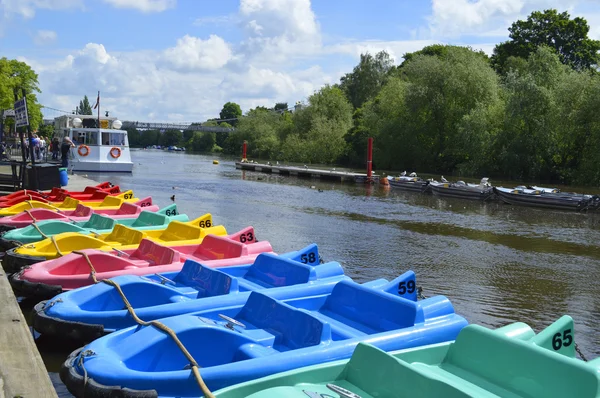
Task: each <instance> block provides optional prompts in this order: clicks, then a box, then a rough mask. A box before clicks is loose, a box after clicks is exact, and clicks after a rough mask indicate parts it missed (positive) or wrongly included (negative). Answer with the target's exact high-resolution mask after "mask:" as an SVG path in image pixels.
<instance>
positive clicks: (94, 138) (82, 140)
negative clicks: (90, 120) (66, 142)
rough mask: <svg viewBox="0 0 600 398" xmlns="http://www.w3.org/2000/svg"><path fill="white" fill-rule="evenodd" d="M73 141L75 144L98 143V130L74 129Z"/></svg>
mask: <svg viewBox="0 0 600 398" xmlns="http://www.w3.org/2000/svg"><path fill="white" fill-rule="evenodd" d="M73 143H74V144H75V145H98V132H97V131H76V130H74V131H73Z"/></svg>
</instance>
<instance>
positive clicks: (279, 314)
mask: <svg viewBox="0 0 600 398" xmlns="http://www.w3.org/2000/svg"><path fill="white" fill-rule="evenodd" d="M234 318H235V319H236V320H238V321H240V322H242V323H244V324H246V327H248V329H250V325H253V326H254V327H256V328H257V329H264V330H265V331H267V332H268V333H270V334H272V335H274V336H275V342H274V343H273V348H274V349H275V350H277V351H280V352H281V351H288V350H294V349H299V348H306V347H312V346H316V345H319V344H321V342H323V341H330V340H331V328H330V326H329V325H328V324H324V323H323V322H321V321H319V320H318V319H317V318H315V317H313V316H312V315H310V314H308V313H306V312H304V311H300V310H298V309H296V308H294V307H292V306H290V305H288V304H285V303H283V302H281V301H277V300H275V299H273V298H271V297H269V296H266V295H264V294H261V293H257V292H252V293H250V297H248V301H246V304H245V305H244V306H243V307H242V309H241V310H240V312H239V313H238V315H237V316H235V317H234Z"/></svg>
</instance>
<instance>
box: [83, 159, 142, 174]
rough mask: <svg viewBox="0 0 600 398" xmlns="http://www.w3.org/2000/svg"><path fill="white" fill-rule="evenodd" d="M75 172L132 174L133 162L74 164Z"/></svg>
mask: <svg viewBox="0 0 600 398" xmlns="http://www.w3.org/2000/svg"><path fill="white" fill-rule="evenodd" d="M73 171H87V172H92V173H94V172H95V173H131V172H132V171H133V163H132V162H90V161H87V162H73Z"/></svg>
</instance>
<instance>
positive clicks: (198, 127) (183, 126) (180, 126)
mask: <svg viewBox="0 0 600 398" xmlns="http://www.w3.org/2000/svg"><path fill="white" fill-rule="evenodd" d="M44 124H45V125H52V124H54V119H44ZM122 128H123V129H128V128H134V129H139V130H190V131H208V132H210V133H229V132H231V131H233V130H235V129H234V128H232V127H219V126H203V125H202V123H185V122H183V123H181V122H180V123H160V122H130V121H124V122H123V127H122Z"/></svg>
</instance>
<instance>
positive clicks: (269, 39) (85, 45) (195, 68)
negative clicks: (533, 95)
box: [0, 0, 600, 122]
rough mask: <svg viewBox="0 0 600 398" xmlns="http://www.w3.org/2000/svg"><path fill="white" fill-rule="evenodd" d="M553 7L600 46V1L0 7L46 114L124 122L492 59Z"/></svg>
mask: <svg viewBox="0 0 600 398" xmlns="http://www.w3.org/2000/svg"><path fill="white" fill-rule="evenodd" d="M548 8H557V9H558V10H559V11H568V12H569V13H570V14H571V16H582V17H584V18H586V19H587V20H588V22H589V24H590V26H591V31H590V36H591V37H592V38H594V39H600V0H312V1H311V0H0V57H7V58H9V59H18V60H20V61H23V62H26V63H27V64H29V65H30V66H31V67H32V68H33V69H34V70H35V71H36V72H37V73H38V75H39V83H40V88H41V90H42V93H41V94H39V100H40V102H41V103H42V104H43V105H44V106H46V107H50V108H55V109H59V110H65V111H72V110H74V109H75V107H76V105H77V104H78V103H79V100H80V99H82V98H83V96H84V95H87V96H88V97H89V98H90V101H91V102H92V105H93V103H94V102H95V100H96V96H97V92H98V91H100V92H101V94H100V95H101V103H100V107H101V110H102V112H103V113H104V112H105V111H109V112H110V114H111V116H117V117H119V118H120V119H122V120H130V121H136V120H137V121H164V122H168V121H173V122H193V121H204V120H207V119H209V118H214V117H218V115H219V111H220V110H221V108H222V106H223V104H224V103H226V102H228V101H233V102H236V103H238V104H240V106H241V107H242V110H243V111H244V112H247V111H248V110H249V109H251V108H254V107H256V106H267V107H272V106H274V104H275V103H276V102H287V103H288V104H289V105H290V106H293V104H295V103H296V102H297V101H302V102H304V101H306V100H307V98H308V97H309V96H310V95H311V94H312V93H314V92H315V91H316V90H318V89H319V88H320V87H322V86H323V85H324V84H333V83H337V82H339V78H340V77H341V76H342V75H343V74H344V73H347V72H351V71H352V68H353V67H354V66H355V65H356V64H357V63H358V60H359V57H360V54H361V53H364V52H371V53H376V52H378V51H381V50H386V51H387V52H388V53H389V54H390V55H391V56H392V57H393V58H394V60H395V62H396V63H400V62H402V56H403V54H405V53H407V52H412V51H416V50H419V49H421V48H423V47H424V46H426V45H429V44H434V43H442V44H456V45H468V46H471V47H472V48H474V49H481V50H483V51H485V52H486V53H488V54H491V53H492V51H493V48H494V45H495V44H497V43H500V42H502V41H505V40H507V39H508V30H507V28H508V27H509V26H510V24H511V23H512V22H514V21H515V20H517V19H525V18H526V17H527V15H529V14H530V13H531V12H532V11H535V10H544V9H548ZM44 115H45V117H48V118H53V117H56V116H60V113H59V112H57V111H53V110H51V109H49V108H46V109H45V110H44Z"/></svg>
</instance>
